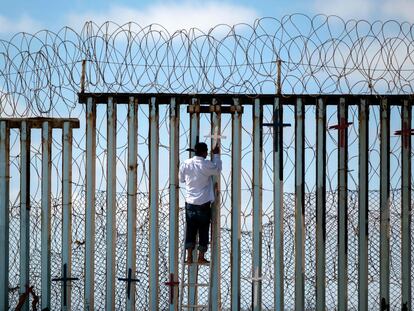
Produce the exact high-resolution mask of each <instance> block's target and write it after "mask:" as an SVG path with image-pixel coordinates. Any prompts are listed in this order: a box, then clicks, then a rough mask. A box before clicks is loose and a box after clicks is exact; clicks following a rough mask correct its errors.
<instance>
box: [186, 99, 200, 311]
mask: <svg viewBox="0 0 414 311" xmlns="http://www.w3.org/2000/svg"><path fill="white" fill-rule="evenodd" d="M191 107H192V111H191V112H190V148H194V146H195V144H196V143H197V142H198V141H199V135H200V104H199V102H198V100H197V99H196V98H193V99H192V100H191ZM193 156H194V152H192V151H190V158H191V157H193ZM196 254H197V250H196V249H194V252H193V259H194V258H196ZM188 271H189V274H188V283H189V284H196V283H197V277H198V266H197V265H189V267H188ZM188 304H189V305H196V304H197V288H196V287H195V286H189V288H188ZM195 310H196V309H193V308H190V311H195Z"/></svg>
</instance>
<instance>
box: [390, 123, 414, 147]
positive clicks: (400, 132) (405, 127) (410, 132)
mask: <svg viewBox="0 0 414 311" xmlns="http://www.w3.org/2000/svg"><path fill="white" fill-rule="evenodd" d="M394 135H401V136H402V140H403V145H404V148H406V149H407V148H408V145H409V142H410V141H409V138H408V137H409V136H411V135H414V129H411V128H410V126H409V125H408V124H407V123H406V122H404V123H403V128H402V130H398V131H395V132H394Z"/></svg>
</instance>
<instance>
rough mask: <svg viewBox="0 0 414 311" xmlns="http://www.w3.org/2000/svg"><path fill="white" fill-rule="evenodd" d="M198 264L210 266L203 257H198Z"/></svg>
mask: <svg viewBox="0 0 414 311" xmlns="http://www.w3.org/2000/svg"><path fill="white" fill-rule="evenodd" d="M198 264H199V265H208V264H210V261H208V260H207V259H205V258H204V257H199V258H198Z"/></svg>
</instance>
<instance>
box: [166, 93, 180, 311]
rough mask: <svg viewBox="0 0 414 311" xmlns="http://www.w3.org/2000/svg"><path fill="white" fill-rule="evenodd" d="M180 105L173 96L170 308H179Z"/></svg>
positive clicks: (171, 113) (171, 116)
mask: <svg viewBox="0 0 414 311" xmlns="http://www.w3.org/2000/svg"><path fill="white" fill-rule="evenodd" d="M179 138H180V106H179V104H178V102H177V100H176V99H175V98H174V97H173V98H171V100H170V172H169V173H170V176H169V179H170V188H169V198H170V199H169V202H170V219H169V222H170V230H169V252H168V254H169V256H168V261H169V262H168V263H169V264H168V269H169V271H168V272H169V276H170V280H169V281H170V282H172V284H170V286H171V287H170V299H169V310H170V311H177V310H178V275H179V273H178V249H179V244H178V238H179V232H178V229H179V193H178V189H179V183H178V169H179V167H178V166H179V156H180V155H179V150H180V145H179V142H180V139H179Z"/></svg>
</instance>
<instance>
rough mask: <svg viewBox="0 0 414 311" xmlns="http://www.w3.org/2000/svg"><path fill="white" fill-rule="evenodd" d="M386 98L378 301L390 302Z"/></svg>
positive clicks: (384, 106) (382, 115)
mask: <svg viewBox="0 0 414 311" xmlns="http://www.w3.org/2000/svg"><path fill="white" fill-rule="evenodd" d="M389 111H390V109H389V105H388V102H387V100H386V99H382V100H381V106H380V118H381V120H380V131H381V136H380V140H381V143H380V149H381V151H380V166H381V170H380V215H381V218H380V303H381V309H382V310H387V306H388V305H389V303H390V284H389V282H390V119H389V118H390V113H389Z"/></svg>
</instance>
